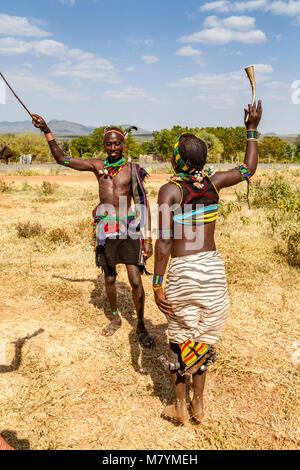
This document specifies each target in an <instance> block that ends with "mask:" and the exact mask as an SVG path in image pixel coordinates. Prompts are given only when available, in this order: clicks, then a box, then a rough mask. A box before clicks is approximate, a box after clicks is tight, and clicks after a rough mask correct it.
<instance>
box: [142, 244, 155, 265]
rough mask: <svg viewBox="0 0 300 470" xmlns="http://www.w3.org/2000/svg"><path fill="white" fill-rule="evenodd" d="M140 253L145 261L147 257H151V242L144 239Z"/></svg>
mask: <svg viewBox="0 0 300 470" xmlns="http://www.w3.org/2000/svg"><path fill="white" fill-rule="evenodd" d="M142 253H143V257H144V259H145V261H146V260H147V259H148V258H151V256H152V255H153V247H152V243H145V241H144V245H143V250H142Z"/></svg>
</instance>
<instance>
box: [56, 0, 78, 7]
mask: <svg viewBox="0 0 300 470" xmlns="http://www.w3.org/2000/svg"><path fill="white" fill-rule="evenodd" d="M59 1H60V3H63V4H65V5H70V6H71V7H73V6H74V5H75V0H59Z"/></svg>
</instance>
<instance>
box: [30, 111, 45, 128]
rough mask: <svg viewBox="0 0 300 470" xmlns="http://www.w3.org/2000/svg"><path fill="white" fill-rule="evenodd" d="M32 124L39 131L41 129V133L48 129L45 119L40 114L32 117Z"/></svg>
mask: <svg viewBox="0 0 300 470" xmlns="http://www.w3.org/2000/svg"><path fill="white" fill-rule="evenodd" d="M32 124H33V125H34V127H36V128H37V129H40V130H41V131H43V130H44V129H46V127H47V124H46V122H45V121H44V119H43V118H42V117H41V116H39V115H38V114H33V115H32Z"/></svg>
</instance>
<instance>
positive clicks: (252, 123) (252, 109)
mask: <svg viewBox="0 0 300 470" xmlns="http://www.w3.org/2000/svg"><path fill="white" fill-rule="evenodd" d="M244 111H245V116H244V123H245V126H246V127H247V129H253V130H256V129H257V126H258V124H259V122H260V120H261V115H262V107H261V100H258V103H257V106H256V103H254V105H253V106H252V104H248V109H246V108H244ZM248 115H249V118H248V121H247V122H246V117H247V116H248Z"/></svg>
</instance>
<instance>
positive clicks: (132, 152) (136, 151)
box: [125, 133, 141, 159]
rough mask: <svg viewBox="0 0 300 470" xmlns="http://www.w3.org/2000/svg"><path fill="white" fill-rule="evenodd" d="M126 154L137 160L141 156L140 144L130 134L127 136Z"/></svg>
mask: <svg viewBox="0 0 300 470" xmlns="http://www.w3.org/2000/svg"><path fill="white" fill-rule="evenodd" d="M125 146H126V153H127V155H128V156H130V157H131V158H133V159H137V158H139V156H140V154H141V147H140V144H139V143H138V142H137V141H136V140H135V138H134V137H133V136H132V135H131V133H130V134H128V136H127V138H126V141H125Z"/></svg>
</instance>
